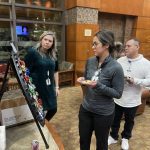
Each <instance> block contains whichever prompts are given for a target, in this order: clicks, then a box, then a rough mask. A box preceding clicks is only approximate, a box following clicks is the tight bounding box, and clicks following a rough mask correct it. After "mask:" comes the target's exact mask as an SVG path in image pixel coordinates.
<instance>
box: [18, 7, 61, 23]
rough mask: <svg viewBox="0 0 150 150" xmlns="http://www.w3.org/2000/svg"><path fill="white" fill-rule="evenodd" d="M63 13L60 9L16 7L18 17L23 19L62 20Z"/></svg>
mask: <svg viewBox="0 0 150 150" xmlns="http://www.w3.org/2000/svg"><path fill="white" fill-rule="evenodd" d="M61 17H62V13H61V12H58V11H47V10H38V9H29V8H21V7H16V18H17V19H23V20H34V21H44V22H61Z"/></svg>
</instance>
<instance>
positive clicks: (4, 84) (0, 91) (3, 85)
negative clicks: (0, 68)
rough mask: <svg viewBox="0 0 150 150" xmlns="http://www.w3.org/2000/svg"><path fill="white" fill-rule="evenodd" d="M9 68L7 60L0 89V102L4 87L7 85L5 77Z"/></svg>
mask: <svg viewBox="0 0 150 150" xmlns="http://www.w3.org/2000/svg"><path fill="white" fill-rule="evenodd" d="M9 66H10V60H8V62H7V68H6V71H5V75H4V79H3V83H2V87H1V90H0V102H1V99H2V96H3V94H4V92H5V89H6V85H7V81H8V80H7V75H8V70H9Z"/></svg>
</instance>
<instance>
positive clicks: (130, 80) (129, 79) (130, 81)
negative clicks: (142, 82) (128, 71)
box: [126, 76, 134, 84]
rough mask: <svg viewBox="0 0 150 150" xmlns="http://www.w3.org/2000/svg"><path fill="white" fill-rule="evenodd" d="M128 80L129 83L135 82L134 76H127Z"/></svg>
mask: <svg viewBox="0 0 150 150" xmlns="http://www.w3.org/2000/svg"><path fill="white" fill-rule="evenodd" d="M126 81H127V82H128V83H129V84H134V78H132V77H129V76H127V77H126Z"/></svg>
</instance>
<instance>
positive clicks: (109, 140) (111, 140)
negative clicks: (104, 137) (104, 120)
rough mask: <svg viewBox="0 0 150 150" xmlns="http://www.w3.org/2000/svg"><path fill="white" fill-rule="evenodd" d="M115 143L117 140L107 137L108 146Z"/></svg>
mask: <svg viewBox="0 0 150 150" xmlns="http://www.w3.org/2000/svg"><path fill="white" fill-rule="evenodd" d="M117 142H118V140H115V139H114V138H112V137H111V136H109V137H108V145H110V144H115V143H117Z"/></svg>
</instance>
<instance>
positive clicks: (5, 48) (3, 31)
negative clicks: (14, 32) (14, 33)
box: [0, 21, 11, 62]
mask: <svg viewBox="0 0 150 150" xmlns="http://www.w3.org/2000/svg"><path fill="white" fill-rule="evenodd" d="M10 41H11V31H10V23H9V22H5V21H1V23H0V62H2V61H6V60H8V59H9V56H10V55H9V51H10V50H11V47H10V44H9V42H10Z"/></svg>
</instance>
